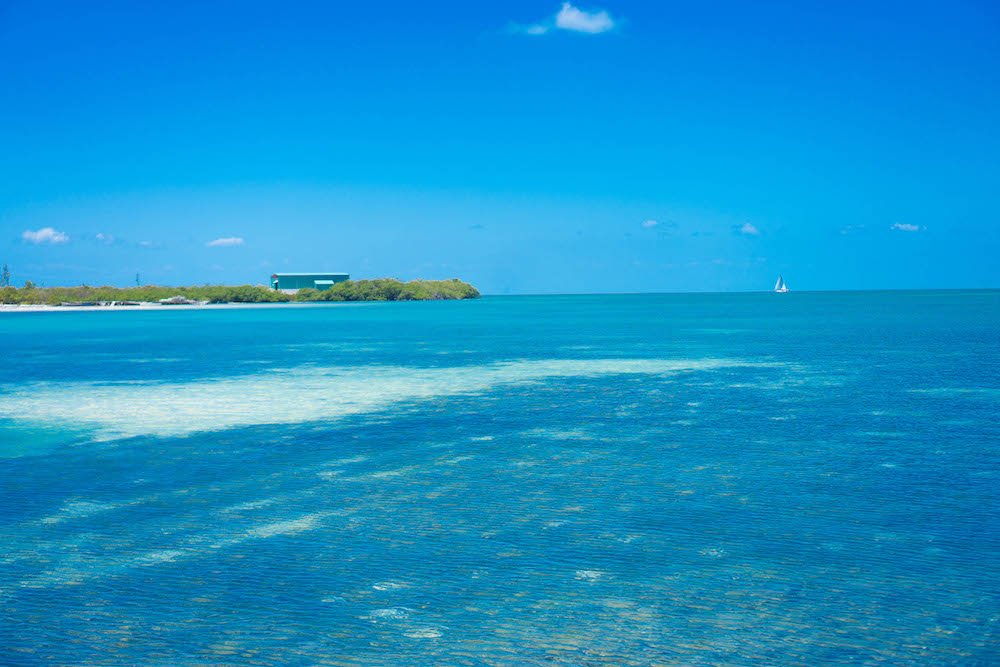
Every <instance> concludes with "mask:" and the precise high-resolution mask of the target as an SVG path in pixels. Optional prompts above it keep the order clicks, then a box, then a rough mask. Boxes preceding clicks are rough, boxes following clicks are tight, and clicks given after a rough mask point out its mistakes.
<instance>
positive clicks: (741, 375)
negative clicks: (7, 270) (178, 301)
mask: <svg viewBox="0 0 1000 667" xmlns="http://www.w3.org/2000/svg"><path fill="white" fill-rule="evenodd" d="M0 340H3V341H4V342H3V348H2V355H3V356H2V358H3V363H2V365H0V664H3V665H47V664H59V665H172V666H181V665H229V664H234V665H235V664H253V665H319V664H324V665H325V664H330V665H434V664H441V665H550V664H565V665H649V664H684V665H748V664H759V665H765V664H766V665H818V664H830V663H853V664H894V665H898V664H963V665H983V664H996V663H1000V652H998V641H1000V634H998V629H1000V556H998V554H1000V479H998V478H1000V468H998V444H1000V426H998V420H997V416H998V412H1000V292H996V291H978V292H884V293H877V292H871V293H790V294H786V295H773V294H741V295H645V296H573V297H511V298H506V297H503V298H501V297H493V298H484V299H482V300H479V301H474V302H437V303H400V304H371V305H368V304H366V305H340V304H330V305H322V306H315V307H302V308H294V307H287V306H277V307H269V308H258V309H244V310H236V309H230V310H200V311H171V312H99V313H98V312H82V313H68V312H66V313H38V314H32V313H0Z"/></svg>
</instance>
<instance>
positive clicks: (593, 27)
mask: <svg viewBox="0 0 1000 667" xmlns="http://www.w3.org/2000/svg"><path fill="white" fill-rule="evenodd" d="M614 28H615V20H614V19H613V18H611V15H610V14H609V13H608V12H607V11H605V10H603V9H597V10H593V11H587V10H585V9H580V8H579V7H576V6H574V5H573V4H572V3H569V2H564V3H562V7H560V9H559V11H558V12H557V13H556V15H555V16H553V17H552V18H549V19H546V20H544V21H540V22H538V23H532V24H531V25H526V26H525V25H517V24H514V25H512V26H511V31H512V32H516V33H521V34H524V35H534V36H538V35H547V34H548V33H550V32H552V31H553V30H568V31H569V32H579V33H583V34H587V35H597V34H600V33H602V32H608V31H610V30H614Z"/></svg>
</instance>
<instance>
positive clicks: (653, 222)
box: [642, 220, 660, 229]
mask: <svg viewBox="0 0 1000 667" xmlns="http://www.w3.org/2000/svg"><path fill="white" fill-rule="evenodd" d="M658 224H660V222H659V221H658V220H643V221H642V227H643V229H652V228H653V227H656V226H657V225H658Z"/></svg>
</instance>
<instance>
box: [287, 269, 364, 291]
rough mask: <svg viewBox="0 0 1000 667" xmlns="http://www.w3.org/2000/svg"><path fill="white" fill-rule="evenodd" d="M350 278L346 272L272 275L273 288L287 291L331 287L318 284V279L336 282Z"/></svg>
mask: <svg viewBox="0 0 1000 667" xmlns="http://www.w3.org/2000/svg"><path fill="white" fill-rule="evenodd" d="M348 278H350V276H348V275H347V274H346V273H302V274H294V275H290V274H281V273H278V274H274V275H272V276H271V289H276V290H281V291H283V292H284V291H287V290H300V289H305V288H307V287H309V288H312V289H329V287H330V285H317V284H316V281H317V280H330V281H333V282H335V283H342V282H344V281H345V280H347V279H348Z"/></svg>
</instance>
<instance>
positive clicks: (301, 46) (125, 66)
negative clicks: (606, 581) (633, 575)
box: [0, 0, 1000, 293]
mask: <svg viewBox="0 0 1000 667" xmlns="http://www.w3.org/2000/svg"><path fill="white" fill-rule="evenodd" d="M147 4H148V5H149V6H143V5H147ZM153 5H154V3H134V2H121V3H115V2H93V3H90V2H88V3H78V2H72V3H70V2H67V3H60V2H37V1H35V2H19V1H15V2H10V1H9V0H7V1H5V0H0V63H2V64H0V262H6V263H8V264H9V265H10V266H11V270H12V272H13V274H14V278H15V281H16V282H18V283H19V282H21V281H23V280H25V279H31V280H33V281H35V282H37V283H42V284H48V285H56V284H77V283H89V284H105V283H108V284H129V283H132V282H134V278H135V274H136V273H137V272H138V273H140V274H141V277H142V280H143V282H149V283H153V282H155V283H170V284H181V283H203V282H212V283H220V282H221V283H242V282H252V283H265V282H266V280H267V276H268V275H269V274H270V273H271V272H273V271H281V270H286V271H296V270H299V271H308V270H332V271H347V272H350V273H351V274H352V275H353V276H355V277H377V276H397V277H399V278H403V279H410V278H417V277H426V278H441V277H451V276H459V277H462V278H465V279H468V280H470V281H472V282H473V283H475V284H476V285H477V286H479V287H480V288H481V289H482V290H483V291H484V292H488V293H537V292H595V291H702V290H704V291H715V290H755V289H767V288H769V287H770V286H771V285H772V284H773V283H774V279H775V277H776V276H777V274H778V273H782V274H783V275H784V276H785V278H786V280H787V281H788V283H789V284H790V286H791V287H792V289H854V288H911V287H912V288H922V287H1000V261H998V260H997V257H998V256H1000V197H998V193H1000V158H998V156H1000V108H998V106H1000V104H998V103H1000V9H998V8H997V6H996V5H995V4H994V3H992V2H949V3H942V2H935V3H928V2H912V1H911V2H887V3H878V2H839V3H829V2H810V1H808V0H806V1H802V0H799V1H794V2H792V1H789V2H754V3H746V2H724V1H719V2H711V3H706V2H678V3H671V2H639V1H637V0H607V1H605V0H601V1H600V2H596V3H590V2H579V3H573V4H564V3H561V2H558V1H556V2H527V1H511V2H502V3H482V2H438V3H435V2H426V3H414V2H393V1H383V2H379V3H346V2H323V3H304V2H303V3H299V2H287V1H286V2H280V3H279V2H273V3H272V2H251V1H246V2H190V3H188V2H169V3H166V2H164V3H156V4H155V6H153ZM213 242H216V243H214V244H213Z"/></svg>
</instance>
